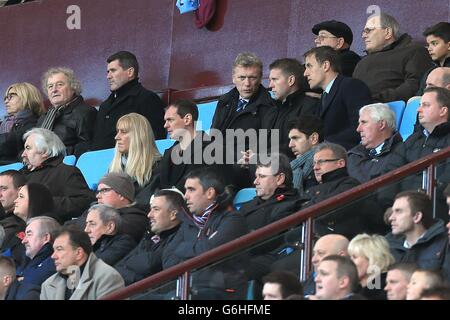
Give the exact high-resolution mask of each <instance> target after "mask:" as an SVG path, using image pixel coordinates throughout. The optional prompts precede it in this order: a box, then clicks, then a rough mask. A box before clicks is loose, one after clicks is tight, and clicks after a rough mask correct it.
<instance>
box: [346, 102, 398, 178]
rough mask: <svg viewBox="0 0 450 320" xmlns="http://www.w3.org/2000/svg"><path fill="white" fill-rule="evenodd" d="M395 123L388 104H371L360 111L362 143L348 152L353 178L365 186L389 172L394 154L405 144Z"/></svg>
mask: <svg viewBox="0 0 450 320" xmlns="http://www.w3.org/2000/svg"><path fill="white" fill-rule="evenodd" d="M395 123H396V122H395V114H394V112H393V111H392V110H391V109H390V108H389V106H388V105H386V104H383V103H374V104H369V105H366V106H364V107H362V108H361V109H360V110H359V120H358V127H357V128H356V131H357V132H358V133H359V134H360V136H361V143H360V144H359V145H357V146H355V147H353V148H352V149H350V150H349V151H348V164H347V166H348V172H349V174H350V176H352V177H353V178H356V179H358V180H359V182H361V183H364V182H367V181H369V180H371V179H374V178H376V177H378V176H380V175H382V174H384V173H386V171H385V169H384V168H385V167H386V163H387V162H388V161H389V157H390V155H391V151H393V150H395V149H397V148H398V147H399V146H400V145H401V144H402V143H403V140H402V137H401V136H400V134H399V133H398V132H396V125H395Z"/></svg>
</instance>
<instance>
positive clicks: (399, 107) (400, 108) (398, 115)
mask: <svg viewBox="0 0 450 320" xmlns="http://www.w3.org/2000/svg"><path fill="white" fill-rule="evenodd" d="M387 105H388V106H389V107H390V108H391V110H392V111H394V113H395V120H396V121H395V125H396V126H397V131H398V130H399V128H400V123H401V122H402V117H403V112H404V111H405V106H406V103H405V101H403V100H399V101H392V102H388V103H387Z"/></svg>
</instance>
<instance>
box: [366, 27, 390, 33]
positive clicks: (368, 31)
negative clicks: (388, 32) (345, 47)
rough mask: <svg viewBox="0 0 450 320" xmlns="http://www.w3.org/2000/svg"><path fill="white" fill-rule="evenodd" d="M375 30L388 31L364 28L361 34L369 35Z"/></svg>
mask: <svg viewBox="0 0 450 320" xmlns="http://www.w3.org/2000/svg"><path fill="white" fill-rule="evenodd" d="M375 29H386V28H383V27H373V28H364V29H363V31H362V32H361V33H362V35H365V34H369V33H371V32H372V31H373V30H375Z"/></svg>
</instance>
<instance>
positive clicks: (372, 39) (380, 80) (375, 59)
mask: <svg viewBox="0 0 450 320" xmlns="http://www.w3.org/2000/svg"><path fill="white" fill-rule="evenodd" d="M362 38H363V40H364V43H365V46H366V51H367V53H368V54H367V56H365V57H364V58H362V60H361V61H360V62H359V63H358V64H357V65H356V68H355V71H354V72H353V78H355V79H359V80H362V81H363V82H365V83H366V84H367V86H368V87H369V89H370V91H371V92H372V98H373V99H374V100H376V101H380V102H389V101H396V100H404V101H408V99H409V98H411V97H412V96H414V95H415V93H416V92H417V90H418V89H419V82H420V79H421V77H422V76H423V75H424V74H425V72H426V71H427V70H428V69H430V68H431V67H432V65H433V62H432V60H431V58H430V55H429V54H428V52H427V50H426V49H425V48H424V47H423V46H421V45H418V44H414V43H412V41H411V36H410V35H408V34H406V33H405V34H401V33H400V25H399V23H398V22H397V20H396V19H395V18H394V17H392V16H390V15H388V14H385V13H381V14H378V15H371V16H370V17H369V18H368V19H367V22H366V25H365V27H364V29H363V31H362Z"/></svg>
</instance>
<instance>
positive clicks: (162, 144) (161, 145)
mask: <svg viewBox="0 0 450 320" xmlns="http://www.w3.org/2000/svg"><path fill="white" fill-rule="evenodd" d="M174 143H175V140H172V139H159V140H155V144H156V147H157V148H158V151H159V153H161V154H164V151H166V150H167V149H169V148H170V147H171V146H173V144H174Z"/></svg>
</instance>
